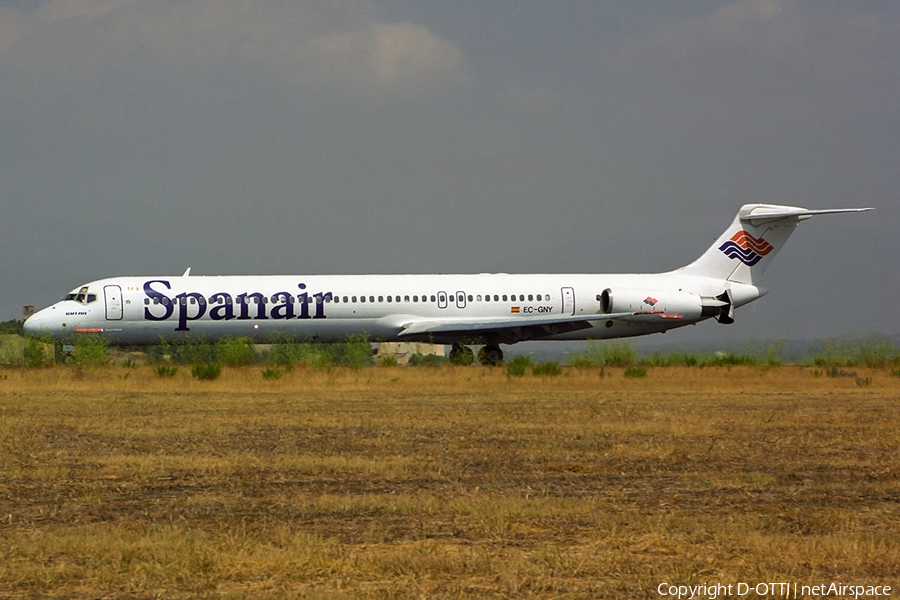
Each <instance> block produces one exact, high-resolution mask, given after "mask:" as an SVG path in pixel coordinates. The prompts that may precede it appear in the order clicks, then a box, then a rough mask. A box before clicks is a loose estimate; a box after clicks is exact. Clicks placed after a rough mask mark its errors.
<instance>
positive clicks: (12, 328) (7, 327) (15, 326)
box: [0, 319, 25, 335]
mask: <svg viewBox="0 0 900 600" xmlns="http://www.w3.org/2000/svg"><path fill="white" fill-rule="evenodd" d="M24 325H25V321H17V320H15V319H13V320H11V321H0V335H5V334H9V335H25V329H24V327H23V326H24Z"/></svg>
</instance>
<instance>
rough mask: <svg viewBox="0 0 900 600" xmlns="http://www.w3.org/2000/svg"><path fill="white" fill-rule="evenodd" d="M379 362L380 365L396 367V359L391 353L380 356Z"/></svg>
mask: <svg viewBox="0 0 900 600" xmlns="http://www.w3.org/2000/svg"><path fill="white" fill-rule="evenodd" d="M380 363H381V366H382V367H396V366H397V359H396V357H394V356H393V355H391V354H386V355H384V356H382V357H381V360H380Z"/></svg>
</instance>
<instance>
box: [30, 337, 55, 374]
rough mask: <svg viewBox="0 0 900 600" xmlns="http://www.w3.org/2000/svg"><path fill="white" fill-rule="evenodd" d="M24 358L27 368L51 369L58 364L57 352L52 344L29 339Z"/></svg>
mask: <svg viewBox="0 0 900 600" xmlns="http://www.w3.org/2000/svg"><path fill="white" fill-rule="evenodd" d="M22 357H23V361H24V363H25V366H26V367H49V366H50V365H52V364H54V363H55V362H56V351H55V348H54V345H53V344H52V343H50V342H46V341H42V340H40V339H37V338H27V339H26V340H25V347H24V348H23V349H22Z"/></svg>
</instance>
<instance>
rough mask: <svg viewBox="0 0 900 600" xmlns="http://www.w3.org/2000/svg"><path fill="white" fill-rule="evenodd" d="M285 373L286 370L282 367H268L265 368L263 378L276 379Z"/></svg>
mask: <svg viewBox="0 0 900 600" xmlns="http://www.w3.org/2000/svg"><path fill="white" fill-rule="evenodd" d="M282 375H284V371H282V370H281V369H273V368H271V367H267V368H265V369H263V372H262V378H263V379H268V380H270V381H274V380H275V379H281V376H282Z"/></svg>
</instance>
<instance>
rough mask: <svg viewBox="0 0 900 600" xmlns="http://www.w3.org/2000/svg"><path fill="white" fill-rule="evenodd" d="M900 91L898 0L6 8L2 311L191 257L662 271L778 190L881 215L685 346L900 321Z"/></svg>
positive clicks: (366, 268) (837, 223)
mask: <svg viewBox="0 0 900 600" xmlns="http://www.w3.org/2000/svg"><path fill="white" fill-rule="evenodd" d="M898 99H900V5H898V3H896V2H893V1H882V2H878V1H871V2H829V1H815V2H813V1H809V2H775V1H769V0H738V1H735V2H692V3H672V2H668V1H666V2H629V3H622V2H581V3H577V2H570V3H560V2H489V3H480V4H476V3H449V2H448V3H433V2H421V1H418V0H415V1H414V0H396V1H388V0H383V1H381V0H375V1H372V2H366V1H357V0H334V1H329V0H323V1H321V2H306V1H295V0H257V1H255V2H245V1H243V0H178V1H168V0H167V1H159V2H137V1H136V0H44V1H40V2H34V1H29V2H25V1H6V2H0V249H2V260H0V265H2V275H3V278H2V285H0V319H10V318H16V317H18V315H19V314H20V311H21V306H22V305H23V304H35V305H38V306H39V307H42V306H45V305H47V304H50V303H51V302H53V301H55V300H56V299H58V298H59V297H60V296H61V295H63V294H64V293H66V292H67V291H69V290H70V289H71V288H74V287H76V286H77V285H79V284H81V283H84V282H87V281H90V280H93V279H98V278H101V277H106V276H113V275H125V274H180V273H181V272H182V271H184V269H185V268H186V267H188V266H191V267H192V268H193V272H194V273H195V274H198V275H199V274H248V273H260V274H294V273H298V274H299V273H369V272H380V273H400V272H484V271H503V272H653V271H663V270H669V269H672V268H676V267H679V266H681V265H683V264H686V263H688V262H690V261H691V260H693V259H694V258H696V257H697V256H698V255H699V254H700V253H702V252H703V251H704V250H705V249H706V248H707V247H708V246H709V244H710V243H711V242H712V241H714V239H715V238H716V237H717V236H718V234H719V233H721V232H722V231H723V230H724V228H725V227H726V226H727V225H728V223H729V222H730V220H731V219H732V218H733V216H734V214H735V212H736V211H737V209H738V208H739V207H740V205H742V204H744V203H747V202H770V203H779V204H791V205H797V206H805V207H808V208H831V207H841V206H875V207H877V209H878V210H877V212H875V213H867V214H863V215H852V216H841V217H838V216H833V217H819V218H816V219H814V220H812V221H810V222H808V223H804V224H803V225H802V226H801V227H800V229H799V230H798V232H797V233H796V234H795V235H794V236H793V237H792V238H791V240H790V242H789V243H788V245H787V247H786V248H785V249H784V251H783V252H782V253H781V254H780V255H779V257H778V259H777V260H776V262H775V264H774V265H773V267H772V278H771V279H772V281H771V286H770V287H771V293H770V294H769V295H768V296H767V297H766V298H764V299H762V300H760V301H759V302H758V303H756V304H755V305H752V306H751V307H748V308H746V309H743V310H742V311H740V312H739V313H738V322H737V323H736V324H734V325H732V326H730V327H729V328H727V329H726V328H724V327H721V326H718V325H716V324H702V325H700V326H698V327H697V328H695V329H696V330H695V331H693V332H690V333H687V334H685V333H674V334H672V335H671V336H669V338H668V339H669V341H671V342H672V343H673V344H677V343H678V341H679V338H677V337H676V336H684V338H685V339H686V340H687V339H701V338H704V337H706V338H714V337H717V336H725V337H729V338H733V339H744V338H747V339H749V338H757V339H759V338H776V337H785V338H802V337H822V336H837V335H867V334H871V333H876V332H884V333H891V334H896V333H900V326H898V323H897V318H896V317H895V316H894V314H893V312H892V311H891V308H892V304H893V298H896V297H897V296H898V295H900V281H898V280H900V278H898V275H897V267H896V256H897V253H898V249H900V244H898V242H897V234H896V231H895V229H896V227H897V225H898V223H900V202H898V189H900V102H898ZM885 309H886V310H885Z"/></svg>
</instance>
